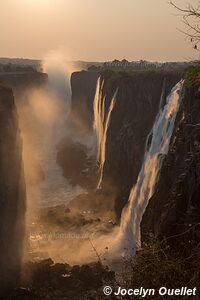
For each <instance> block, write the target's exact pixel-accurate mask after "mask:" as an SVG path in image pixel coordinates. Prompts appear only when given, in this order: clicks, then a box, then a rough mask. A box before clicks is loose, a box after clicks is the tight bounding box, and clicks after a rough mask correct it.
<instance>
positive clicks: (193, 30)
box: [170, 1, 200, 50]
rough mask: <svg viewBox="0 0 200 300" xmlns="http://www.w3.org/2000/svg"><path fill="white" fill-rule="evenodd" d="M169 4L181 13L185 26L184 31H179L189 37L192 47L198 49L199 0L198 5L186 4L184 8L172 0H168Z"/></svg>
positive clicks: (199, 27)
mask: <svg viewBox="0 0 200 300" xmlns="http://www.w3.org/2000/svg"><path fill="white" fill-rule="evenodd" d="M170 4H171V5H172V6H173V7H174V8H176V9H177V10H178V11H179V12H180V13H181V16H182V18H183V23H184V24H185V25H186V27H187V29H186V30H185V31H182V30H180V31H181V32H183V33H184V34H185V35H186V36H187V37H188V38H190V41H191V42H192V44H193V47H194V49H196V50H198V44H199V43H200V1H199V3H198V5H196V6H194V5H192V4H188V6H187V7H186V8H182V7H179V6H177V5H176V4H175V2H173V1H170Z"/></svg>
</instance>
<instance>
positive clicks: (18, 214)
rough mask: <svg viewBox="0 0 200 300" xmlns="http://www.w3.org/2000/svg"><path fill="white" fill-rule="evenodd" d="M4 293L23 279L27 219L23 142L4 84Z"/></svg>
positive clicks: (0, 283) (0, 256)
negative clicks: (22, 261) (22, 263)
mask: <svg viewBox="0 0 200 300" xmlns="http://www.w3.org/2000/svg"><path fill="white" fill-rule="evenodd" d="M0 128H1V130H0V287H1V289H0V293H2V292H3V289H6V288H10V287H11V286H13V285H15V284H17V282H16V281H17V280H19V278H20V266H21V258H22V246H23V237H24V219H25V198H26V197H25V183H24V173H23V162H22V141H21V138H20V132H19V128H18V116H17V112H16V108H15V104H14V97H13V93H12V90H11V89H9V88H6V87H3V86H0Z"/></svg>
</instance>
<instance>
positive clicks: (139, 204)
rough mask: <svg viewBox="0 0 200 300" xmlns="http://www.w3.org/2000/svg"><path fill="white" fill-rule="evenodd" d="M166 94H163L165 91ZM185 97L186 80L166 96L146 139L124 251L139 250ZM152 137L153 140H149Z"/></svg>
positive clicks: (126, 217)
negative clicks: (145, 216) (147, 211)
mask: <svg viewBox="0 0 200 300" xmlns="http://www.w3.org/2000/svg"><path fill="white" fill-rule="evenodd" d="M162 94H163V92H162ZM182 94H183V80H181V81H180V82H178V83H177V84H176V86H175V87H174V88H173V89H172V91H171V93H170V95H169V96H168V97H167V100H166V105H165V106H164V108H162V107H161V108H160V111H159V113H158V115H157V117H156V119H155V122H154V125H153V128H152V130H151V131H150V134H149V136H148V137H147V142H146V149H145V154H144V160H143V165H142V167H141V170H140V173H139V175H138V179H137V183H136V185H135V186H134V187H133V188H132V190H131V192H130V196H129V201H128V204H127V207H126V208H125V209H124V211H123V214H122V219H121V226H120V239H121V240H122V244H123V245H122V246H123V248H124V249H126V250H128V251H130V250H131V252H132V251H135V249H136V248H137V247H140V244H141V237H140V223H141V220H142V216H143V214H144V212H145V209H146V207H147V205H148V201H149V199H150V198H151V197H152V195H153V194H154V191H155V186H156V183H157V181H158V179H159V174H160V170H161V167H162V162H163V158H164V157H165V155H167V153H168V150H169V144H170V139H171V136H172V133H173V129H174V124H175V120H176V115H177V112H178V110H179V106H180V103H181V99H182ZM162 98H163V96H161V99H162ZM150 137H151V140H150Z"/></svg>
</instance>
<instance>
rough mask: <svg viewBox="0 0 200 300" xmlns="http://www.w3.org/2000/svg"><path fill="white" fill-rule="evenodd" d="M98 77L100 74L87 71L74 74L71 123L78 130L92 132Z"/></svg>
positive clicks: (72, 79) (72, 78)
mask: <svg viewBox="0 0 200 300" xmlns="http://www.w3.org/2000/svg"><path fill="white" fill-rule="evenodd" d="M98 77H99V73H97V72H87V71H81V72H74V73H73V74H72V76H71V89H72V106H71V114H70V122H72V123H73V125H74V126H75V127H76V128H78V129H85V130H86V131H91V130H92V124H93V100H94V96H95V90H96V82H97V79H98Z"/></svg>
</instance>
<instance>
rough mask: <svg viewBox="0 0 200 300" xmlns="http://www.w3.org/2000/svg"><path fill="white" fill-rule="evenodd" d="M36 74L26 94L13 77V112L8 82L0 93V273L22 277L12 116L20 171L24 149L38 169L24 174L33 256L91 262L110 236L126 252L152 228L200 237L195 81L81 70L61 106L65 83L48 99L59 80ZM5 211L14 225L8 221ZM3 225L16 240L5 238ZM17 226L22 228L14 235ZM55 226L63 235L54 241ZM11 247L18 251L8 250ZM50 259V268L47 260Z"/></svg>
mask: <svg viewBox="0 0 200 300" xmlns="http://www.w3.org/2000/svg"><path fill="white" fill-rule="evenodd" d="M39 76H41V75H39ZM42 76H44V82H41V81H40V80H39V84H38V83H37V84H36V85H35V86H36V87H37V88H36V89H35V88H34V92H33V86H32V88H31V89H30V88H29V91H28V93H27V91H26V92H25V87H26V83H25V85H24V87H22V88H21V86H20V89H19V87H16V86H17V85H16V82H15V85H13V89H14V92H15V96H16V104H17V108H18V117H17V114H16V108H15V105H14V98H13V95H12V91H11V89H9V88H5V87H2V88H1V90H0V92H1V93H0V99H1V109H0V112H1V119H0V120H1V122H2V126H1V127H2V128H3V129H4V128H5V130H3V131H2V132H1V141H2V140H3V141H4V143H3V144H2V143H1V144H0V148H1V157H0V159H2V163H1V169H0V173H1V185H0V187H1V191H2V192H1V195H2V196H1V199H2V200H1V204H2V210H1V214H2V218H1V220H2V221H1V222H2V226H1V232H0V239H1V240H2V241H4V242H3V243H2V244H1V247H2V249H1V250H0V253H2V258H3V260H2V262H1V263H0V270H3V271H2V274H3V275H2V279H1V280H3V281H6V284H8V285H12V284H13V285H14V286H15V285H17V282H13V278H9V276H10V273H11V272H10V270H12V269H14V270H15V274H17V273H19V274H20V266H21V259H22V243H23V236H25V234H24V231H25V227H24V224H25V207H26V205H25V203H26V201H25V199H26V195H25V194H26V193H25V178H24V173H23V161H22V144H21V138H20V135H19V126H18V121H19V123H20V127H21V130H22V136H23V140H24V147H25V148H24V151H28V152H27V158H25V159H24V164H25V171H26V164H27V160H26V159H28V162H29V163H30V156H31V158H32V159H31V163H33V165H34V166H32V167H31V168H33V169H34V170H35V168H36V169H37V171H36V172H35V171H34V172H35V173H36V175H35V173H34V176H33V177H32V176H31V174H29V175H28V176H27V173H26V172H25V175H26V188H27V197H28V201H29V200H30V198H31V200H34V201H31V202H32V204H33V205H31V206H28V211H27V216H29V214H30V215H31V219H30V220H29V219H28V220H29V225H28V228H29V229H30V232H29V240H30V241H32V242H34V244H37V248H36V249H32V251H31V252H32V253H31V255H33V256H32V259H33V258H34V259H36V258H37V257H38V256H39V257H40V259H41V258H45V259H47V258H48V257H49V256H50V257H51V258H52V259H53V260H54V261H56V262H57V263H61V262H62V263H63V261H64V262H66V261H67V262H70V264H77V263H78V264H84V263H87V264H89V263H90V262H93V261H94V260H96V259H97V257H96V254H95V253H93V254H91V253H90V252H91V249H92V251H93V250H94V249H96V251H97V253H99V252H101V251H102V250H105V248H107V247H108V246H109V245H108V241H109V239H110V241H111V240H112V239H113V237H112V235H115V241H117V243H118V244H121V245H120V247H121V250H122V248H129V252H130V253H131V255H132V254H135V252H136V250H137V246H139V247H140V246H142V244H143V241H145V240H146V237H147V236H149V235H151V234H153V236H156V237H159V238H160V239H162V238H170V239H172V237H173V235H175V236H177V235H179V234H181V237H183V236H184V238H185V234H183V233H184V232H185V231H186V232H187V237H186V239H187V238H188V235H189V238H190V240H191V241H192V243H197V242H198V222H199V218H198V216H199V183H200V176H199V134H200V130H199V122H200V120H199V116H200V115H199V111H198V109H199V101H198V100H199V94H198V91H197V89H196V87H194V86H188V85H187V80H186V81H185V82H183V81H182V80H181V81H180V79H181V78H182V77H183V74H182V73H181V72H172V71H171V72H164V71H163V72H161V71H157V72H149V71H145V72H133V73H131V72H113V71H111V70H103V71H102V72H100V71H98V72H97V71H81V72H80V71H79V72H74V73H73V74H72V76H71V88H72V103H71V110H70V111H69V112H67V106H66V107H65V101H67V100H66V99H65V93H66V94H68V91H66V90H65V89H64V98H62V97H61V98H59V97H58V96H56V101H54V100H55V98H54V97H55V92H56V90H55V86H54V91H53V93H52V85H51V86H49V83H48V82H46V80H47V78H46V75H42ZM56 78H59V76H58V77H56ZM49 79H50V76H49ZM4 85H5V82H4ZM10 85H12V84H10ZM183 86H184V87H183ZM183 90H184V93H183ZM30 91H31V92H30ZM52 94H53V95H54V97H52ZM59 95H60V94H59ZM62 95H63V94H62ZM68 97H69V95H68ZM59 99H60V100H59ZM22 103H23V105H22ZM27 106H28V107H27ZM57 106H58V107H57ZM38 112H39V114H38ZM67 114H68V118H66V115H67ZM30 137H31V139H29V138H30ZM28 146H29V147H28ZM26 147H28V148H26ZM38 147H39V148H38ZM38 150H39V151H38ZM40 150H41V151H42V152H41V151H40ZM23 154H26V152H23ZM11 156H12V158H11ZM6 157H7V158H6ZM56 158H57V163H58V164H57V163H56ZM35 160H36V161H37V162H35ZM36 166H37V167H36ZM13 168H14V171H13ZM28 168H30V165H29V166H28ZM38 170H40V171H38ZM29 171H30V170H29ZM62 171H63V174H62ZM11 173H12V176H10V174H11ZM65 177H66V178H65ZM5 178H10V180H11V182H10V183H9V181H6V180H5ZM35 178H36V179H35ZM9 186H10V187H11V186H12V188H10V187H9ZM76 187H79V188H78V190H76ZM5 191H6V192H5ZM38 191H39V192H38ZM76 194H77V196H76ZM16 195H17V196H16ZM33 195H34V196H33ZM32 197H33V199H32ZM5 203H7V205H6V206H5ZM28 205H29V202H28ZM35 209H36V210H35ZM33 213H34V214H33ZM32 217H33V218H32ZM36 217H37V218H36ZM10 218H11V219H12V220H13V222H14V223H12V224H11V223H9V225H8V223H7V222H8V220H10ZM193 226H195V230H193V231H192V235H191V234H190V233H191V232H190V228H193ZM9 228H10V229H9ZM8 229H9V230H10V232H11V233H10V237H11V238H12V241H11V240H9V241H8V240H6V239H5V231H7V230H8ZM188 230H189V231H188ZM15 232H20V233H19V235H17V237H16V238H13V236H14V233H15ZM116 232H117V234H116ZM57 233H59V234H62V238H61V239H58V238H57V239H52V236H54V235H55V234H57ZM85 233H87V234H85ZM49 234H50V235H51V237H50V238H49V236H48V235H49ZM73 234H74V235H73ZM76 234H77V236H78V238H76V236H75V235H76ZM84 234H85V237H84V238H82V237H83V236H84ZM63 236H64V238H63ZM65 236H66V238H65ZM19 237H20V238H19ZM8 244H9V245H13V246H12V247H9V248H10V249H14V250H10V251H15V252H12V253H9V252H7V248H6V247H7V245H8ZM100 244H101V245H100ZM2 245H3V246H2ZM99 245H100V246H99ZM111 245H112V243H111ZM3 247H5V248H3ZM93 247H94V249H93ZM108 248H109V247H108ZM75 249H76V251H75ZM117 249H118V250H119V248H117ZM108 251H109V249H108ZM93 252H95V251H93ZM122 252H123V251H122ZM13 253H14V254H13ZM41 253H42V254H41ZM12 255H13V256H14V257H15V261H14V262H13V261H12V259H11V256H12ZM120 255H121V253H120ZM120 255H119V253H116V256H117V257H119V256H120ZM100 256H101V255H100ZM136 256H137V255H136ZM29 259H30V257H29ZM5 261H6V266H7V268H8V270H7V269H6V267H5V265H4V262H5ZM49 263H50V266H49V267H50V268H52V272H53V270H54V269H53V268H54V265H53V262H49ZM4 270H5V271H4ZM65 272H67V271H66V269H65ZM69 272H71V270H70V271H69ZM7 273H8V274H9V276H8V275H7ZM70 274H71V273H70ZM70 276H71V275H70ZM14 279H16V275H15V278H14Z"/></svg>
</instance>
